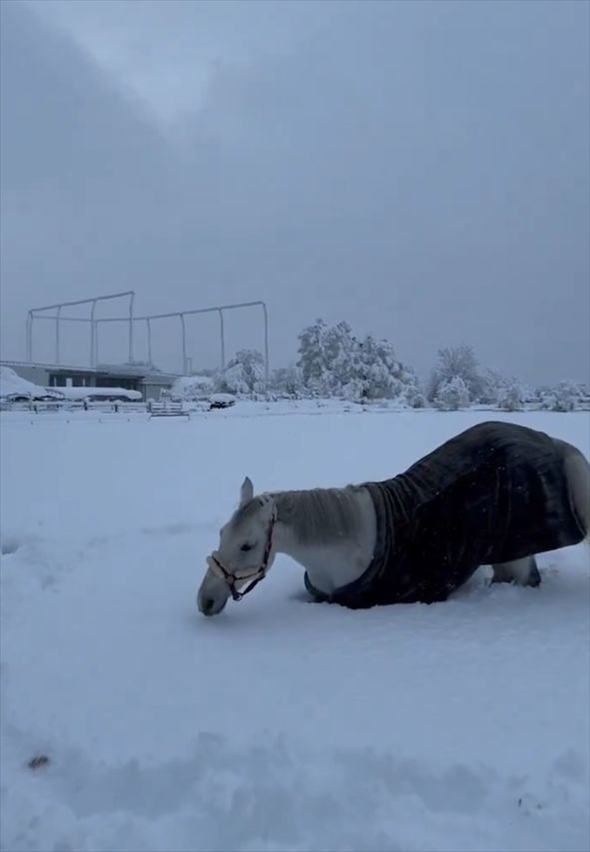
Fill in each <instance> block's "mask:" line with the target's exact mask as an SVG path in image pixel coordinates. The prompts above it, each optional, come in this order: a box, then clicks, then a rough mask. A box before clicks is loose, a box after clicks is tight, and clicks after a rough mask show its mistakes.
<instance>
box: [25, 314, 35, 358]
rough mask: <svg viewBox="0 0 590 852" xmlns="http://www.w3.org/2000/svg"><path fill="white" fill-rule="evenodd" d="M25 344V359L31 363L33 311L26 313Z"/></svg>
mask: <svg viewBox="0 0 590 852" xmlns="http://www.w3.org/2000/svg"><path fill="white" fill-rule="evenodd" d="M26 346H27V361H28V362H29V364H31V363H32V361H33V311H29V312H28V314H27V330H26Z"/></svg>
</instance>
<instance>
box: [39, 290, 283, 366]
mask: <svg viewBox="0 0 590 852" xmlns="http://www.w3.org/2000/svg"><path fill="white" fill-rule="evenodd" d="M126 297H128V298H129V314H128V316H126V317H98V318H97V317H95V312H96V303H97V302H100V301H106V300H107V299H121V298H126ZM134 299H135V291H134V290H127V291H125V292H123V293H114V294H112V295H110V296H95V297H94V298H92V299H78V300H76V301H73V302H60V303H58V304H55V305H46V306H44V307H42V308H31V309H30V310H29V312H28V314H27V327H26V345H27V361H28V362H29V363H32V362H33V320H34V319H44V320H51V321H53V322H55V363H56V365H59V364H60V323H61V322H89V323H90V365H91V366H92V367H96V366H97V364H98V326H99V323H107V322H126V323H128V325H129V363H132V362H133V324H134V323H136V322H145V323H146V327H147V345H148V360H149V362H150V363H152V325H151V324H152V322H153V321H154V320H160V319H171V318H173V317H178V319H179V320H180V340H181V353H182V372H183V373H184V374H186V372H187V369H188V364H189V361H190V359H189V357H188V356H187V340H186V323H185V317H187V316H193V315H195V314H209V313H217V314H218V315H219V339H220V344H221V368H222V369H224V367H225V325H224V311H233V310H237V309H241V308H254V307H260V308H262V315H263V322H264V370H265V377H266V379H267V380H268V378H269V353H268V348H269V347H268V310H267V307H266V303H265V302H262V301H260V300H256V301H253V302H236V303H235V304H231V305H217V306H215V307H211V308H195V309H194V310H189V311H173V312H171V313H165V314H150V315H148V316H139V317H136V316H134V314H133V305H134ZM87 304H90V305H91V308H90V316H89V317H68V316H62V314H61V310H62V308H66V307H71V306H73V305H87ZM50 310H54V311H56V313H55V314H53V315H51V316H47V314H45V311H50Z"/></svg>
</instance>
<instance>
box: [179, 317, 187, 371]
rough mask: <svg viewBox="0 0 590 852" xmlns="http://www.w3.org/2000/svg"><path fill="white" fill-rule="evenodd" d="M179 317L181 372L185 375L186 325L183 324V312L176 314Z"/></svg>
mask: <svg viewBox="0 0 590 852" xmlns="http://www.w3.org/2000/svg"><path fill="white" fill-rule="evenodd" d="M178 316H179V317H180V326H181V329H182V374H183V376H186V326H185V324H184V314H178Z"/></svg>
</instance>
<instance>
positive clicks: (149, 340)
mask: <svg viewBox="0 0 590 852" xmlns="http://www.w3.org/2000/svg"><path fill="white" fill-rule="evenodd" d="M145 321H146V323H147V345H148V361H149V363H150V364H153V361H152V326H151V323H150V318H149V317H146V318H145Z"/></svg>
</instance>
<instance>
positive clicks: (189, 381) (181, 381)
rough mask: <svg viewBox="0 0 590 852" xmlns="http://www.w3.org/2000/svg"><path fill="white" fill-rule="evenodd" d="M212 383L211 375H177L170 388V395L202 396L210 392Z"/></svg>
mask: <svg viewBox="0 0 590 852" xmlns="http://www.w3.org/2000/svg"><path fill="white" fill-rule="evenodd" d="M213 385H214V382H213V379H212V378H211V376H178V377H177V378H176V379H175V380H174V383H173V384H172V387H171V388H170V393H171V395H172V396H181V397H185V398H190V397H203V396H207V395H208V394H209V393H210V392H211V390H212V389H213Z"/></svg>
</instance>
